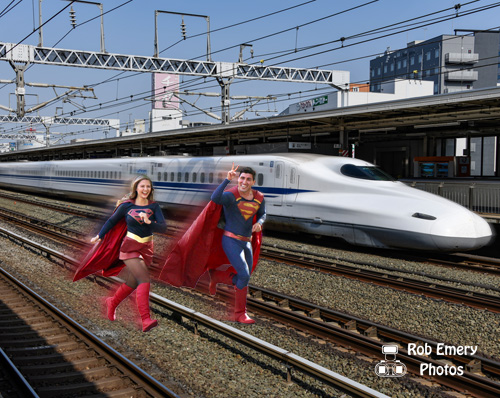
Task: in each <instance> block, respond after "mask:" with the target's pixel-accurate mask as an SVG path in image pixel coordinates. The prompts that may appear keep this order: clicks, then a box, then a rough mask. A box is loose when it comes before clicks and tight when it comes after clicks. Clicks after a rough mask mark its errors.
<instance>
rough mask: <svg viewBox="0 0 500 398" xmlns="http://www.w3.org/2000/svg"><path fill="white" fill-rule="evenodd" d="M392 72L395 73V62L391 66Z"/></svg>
mask: <svg viewBox="0 0 500 398" xmlns="http://www.w3.org/2000/svg"><path fill="white" fill-rule="evenodd" d="M391 72H394V62H393V63H392V64H391Z"/></svg>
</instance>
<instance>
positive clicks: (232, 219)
mask: <svg viewBox="0 0 500 398" xmlns="http://www.w3.org/2000/svg"><path fill="white" fill-rule="evenodd" d="M228 184H229V180H228V179H227V178H226V179H225V180H224V181H223V182H222V184H220V185H219V186H218V187H217V189H216V190H215V191H214V193H213V194H212V198H211V199H212V201H214V202H215V203H217V204H219V205H222V206H223V212H224V217H225V220H226V225H225V227H224V231H225V232H224V235H223V236H222V248H223V249H224V252H225V253H226V256H227V258H228V259H229V261H230V262H231V265H232V266H233V267H234V269H235V270H236V272H237V274H236V275H235V276H234V277H233V283H234V284H235V285H236V287H237V288H238V289H243V288H244V287H245V286H248V282H249V281H250V273H251V271H252V264H253V253H252V245H251V241H250V238H251V236H252V226H253V219H254V216H255V215H256V217H257V222H258V223H260V224H261V225H262V224H263V223H264V221H265V219H266V205H265V202H264V200H262V203H259V201H258V200H256V199H255V197H254V199H252V200H247V199H245V198H243V197H241V196H240V197H239V198H236V197H235V196H234V194H233V193H231V192H224V189H225V188H226V187H227V185H228Z"/></svg>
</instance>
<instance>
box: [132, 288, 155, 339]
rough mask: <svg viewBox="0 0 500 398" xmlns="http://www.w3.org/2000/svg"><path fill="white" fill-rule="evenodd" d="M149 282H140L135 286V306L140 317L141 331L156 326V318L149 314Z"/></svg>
mask: <svg viewBox="0 0 500 398" xmlns="http://www.w3.org/2000/svg"><path fill="white" fill-rule="evenodd" d="M149 288H150V284H149V283H141V284H140V285H139V286H137V293H136V296H137V308H138V309H139V314H140V315H141V319H142V331H143V332H147V331H148V330H151V329H153V328H154V327H155V326H158V321H157V320H156V319H151V317H150V315H149Z"/></svg>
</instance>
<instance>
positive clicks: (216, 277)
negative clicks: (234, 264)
mask: <svg viewBox="0 0 500 398" xmlns="http://www.w3.org/2000/svg"><path fill="white" fill-rule="evenodd" d="M208 274H209V275H210V284H209V285H208V292H209V293H210V294H211V295H212V296H215V293H217V284H218V283H223V284H225V285H229V286H232V285H233V276H234V273H233V272H228V271H216V270H210V271H208Z"/></svg>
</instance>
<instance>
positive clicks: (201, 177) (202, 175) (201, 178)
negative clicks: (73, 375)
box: [200, 173, 205, 183]
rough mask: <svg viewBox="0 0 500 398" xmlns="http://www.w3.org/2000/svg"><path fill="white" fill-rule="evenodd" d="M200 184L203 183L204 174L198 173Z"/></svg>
mask: <svg viewBox="0 0 500 398" xmlns="http://www.w3.org/2000/svg"><path fill="white" fill-rule="evenodd" d="M200 182H201V183H204V182H205V173H200Z"/></svg>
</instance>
